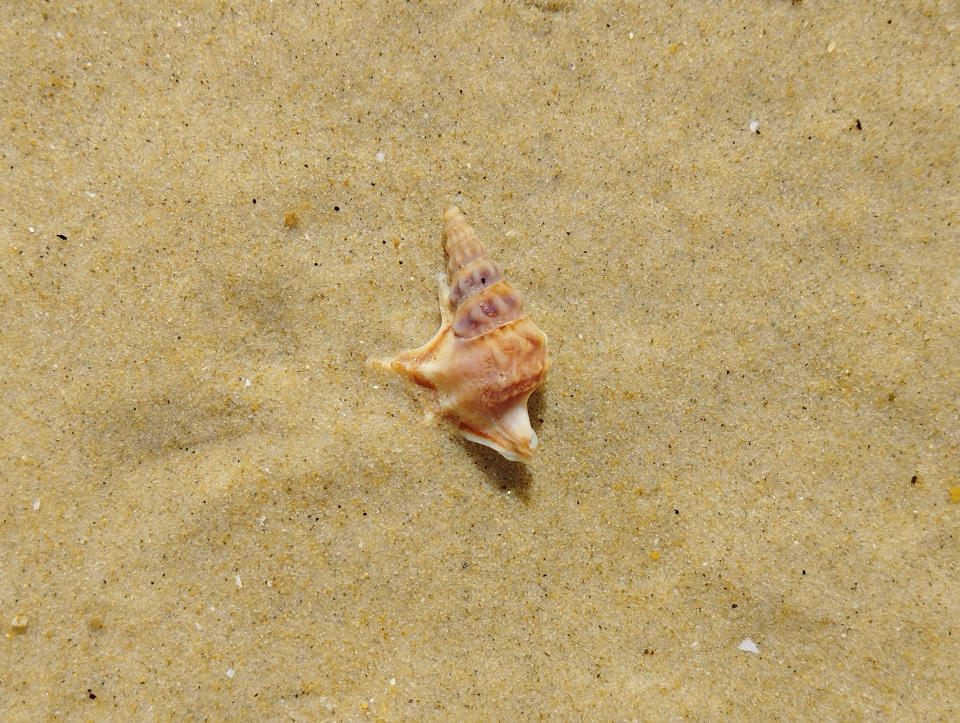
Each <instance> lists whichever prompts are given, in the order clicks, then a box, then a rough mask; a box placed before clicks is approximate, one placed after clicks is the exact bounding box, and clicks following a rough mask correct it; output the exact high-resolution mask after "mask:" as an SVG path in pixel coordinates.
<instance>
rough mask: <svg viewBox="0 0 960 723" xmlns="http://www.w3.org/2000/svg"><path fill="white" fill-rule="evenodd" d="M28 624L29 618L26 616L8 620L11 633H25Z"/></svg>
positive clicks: (15, 616) (17, 616) (16, 616)
mask: <svg viewBox="0 0 960 723" xmlns="http://www.w3.org/2000/svg"><path fill="white" fill-rule="evenodd" d="M29 624H30V618H28V617H27V616H26V615H14V616H13V618H12V619H11V620H10V627H11V628H13V632H15V633H18V634H19V633H22V632H24V631H26V629H27V625H29Z"/></svg>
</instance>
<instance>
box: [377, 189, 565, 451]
mask: <svg viewBox="0 0 960 723" xmlns="http://www.w3.org/2000/svg"><path fill="white" fill-rule="evenodd" d="M443 238H444V247H445V249H446V252H447V254H448V256H449V257H450V258H449V263H448V265H447V274H448V280H449V287H448V288H446V289H442V291H441V301H440V303H441V306H442V307H443V306H445V307H446V308H441V314H442V316H443V323H442V324H441V326H440V330H439V331H438V332H437V333H436V335H434V337H433V339H431V340H430V341H429V342H427V344H425V345H424V346H422V347H420V348H419V349H412V350H410V351H406V352H403V353H402V354H400V355H399V356H398V357H396V358H395V359H393V360H392V361H391V362H389V363H388V365H389V367H390V368H391V369H393V370H394V371H396V372H398V373H400V374H403V375H405V376H407V377H409V378H410V379H411V380H413V381H414V382H416V383H417V384H419V385H421V386H423V387H426V388H427V389H430V390H432V391H433V393H434V394H433V397H434V399H433V403H432V406H433V407H434V409H433V411H435V412H436V413H438V414H440V415H441V416H443V417H444V418H446V419H447V420H449V421H450V422H451V423H452V424H453V425H454V426H455V427H456V428H457V429H458V431H459V432H460V433H461V434H463V435H464V436H465V437H467V438H468V439H471V440H473V441H475V442H479V443H481V444H485V445H487V446H488V447H492V448H493V449H495V450H497V451H498V452H500V454H502V455H503V456H504V457H506V458H508V459H512V460H515V461H528V460H529V459H530V457H531V455H532V454H533V449H534V448H535V447H536V445H537V435H536V434H535V433H534V431H533V429H532V428H531V427H530V420H529V417H528V414H527V400H528V399H529V397H530V394H531V393H532V392H533V391H534V390H535V389H536V388H537V387H539V386H540V385H541V384H542V383H543V380H544V378H545V377H546V373H547V368H548V366H549V361H548V359H547V337H546V335H545V334H544V333H543V332H542V331H541V330H540V329H538V328H537V326H536V325H535V324H534V323H533V321H531V320H530V318H529V317H528V316H527V315H526V314H525V313H524V310H523V296H522V295H521V294H520V292H519V291H517V290H516V289H515V288H513V286H511V285H510V283H509V282H508V281H506V280H504V279H503V274H502V272H501V271H500V267H499V266H497V264H496V263H495V262H494V261H493V260H492V259H491V258H490V257H489V256H487V252H486V249H485V248H484V246H483V244H482V243H480V240H479V239H478V238H477V235H476V233H475V232H474V230H473V229H472V228H471V227H470V225H469V224H468V223H467V221H466V217H465V216H464V215H463V213H462V212H461V211H460V209H459V208H457V207H456V206H451V207H450V208H448V209H447V210H446V211H445V212H444V214H443Z"/></svg>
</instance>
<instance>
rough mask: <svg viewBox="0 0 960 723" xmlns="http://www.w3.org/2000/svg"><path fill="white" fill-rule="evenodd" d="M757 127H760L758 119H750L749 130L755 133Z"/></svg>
mask: <svg viewBox="0 0 960 723" xmlns="http://www.w3.org/2000/svg"><path fill="white" fill-rule="evenodd" d="M759 127H760V121H755V120H753V121H750V132H751V133H756V132H757V128H759Z"/></svg>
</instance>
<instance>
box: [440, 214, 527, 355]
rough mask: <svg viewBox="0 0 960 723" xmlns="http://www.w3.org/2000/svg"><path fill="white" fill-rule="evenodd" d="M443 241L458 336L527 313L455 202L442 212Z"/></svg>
mask: <svg viewBox="0 0 960 723" xmlns="http://www.w3.org/2000/svg"><path fill="white" fill-rule="evenodd" d="M443 241H444V248H445V250H446V252H447V255H448V256H449V257H450V260H449V262H448V263H447V277H448V279H449V283H450V291H449V294H448V297H447V301H448V303H449V305H450V309H451V310H452V311H453V332H454V333H455V334H456V335H457V336H459V337H461V338H464V339H469V338H472V337H475V336H480V335H481V334H486V333H487V332H489V331H493V330H494V329H496V328H498V327H501V326H503V325H505V324H508V323H510V322H511V321H513V320H515V319H519V318H521V317H522V316H523V315H524V311H523V296H522V295H521V294H520V292H519V291H517V290H516V289H515V288H513V286H511V285H510V282H508V281H506V280H504V278H503V272H501V271H500V267H499V266H497V264H496V262H494V260H493V259H491V258H490V257H489V256H487V250H486V249H485V248H484V246H483V244H482V243H481V242H480V239H479V238H478V237H477V233H476V231H474V230H473V228H472V227H471V226H470V224H468V223H467V218H466V216H464V215H463V212H462V211H461V210H460V209H459V208H457V207H456V206H450V207H449V208H448V209H447V210H446V211H444V213H443Z"/></svg>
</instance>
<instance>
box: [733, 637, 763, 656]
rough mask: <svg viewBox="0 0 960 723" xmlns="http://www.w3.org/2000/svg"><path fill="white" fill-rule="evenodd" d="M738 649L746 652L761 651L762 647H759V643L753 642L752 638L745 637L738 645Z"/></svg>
mask: <svg viewBox="0 0 960 723" xmlns="http://www.w3.org/2000/svg"><path fill="white" fill-rule="evenodd" d="M737 649H738V650H742V651H743V652H745V653H759V652H760V648H758V647H757V644H756V643H755V642H753V641H752V640H751V639H750V638H744V639H743V642H742V643H740V645H738V646H737Z"/></svg>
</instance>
